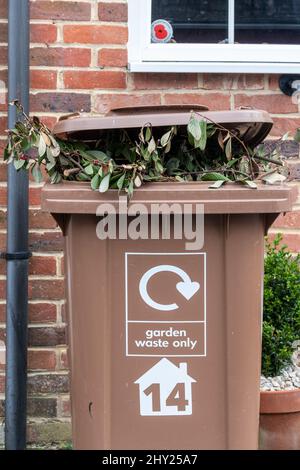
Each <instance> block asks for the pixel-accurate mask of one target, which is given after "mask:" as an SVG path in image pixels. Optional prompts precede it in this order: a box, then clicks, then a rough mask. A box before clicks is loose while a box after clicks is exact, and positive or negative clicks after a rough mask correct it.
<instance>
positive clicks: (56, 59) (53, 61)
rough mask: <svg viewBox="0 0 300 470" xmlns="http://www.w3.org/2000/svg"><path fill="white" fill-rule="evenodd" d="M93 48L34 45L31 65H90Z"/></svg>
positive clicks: (31, 51) (31, 53)
mask: <svg viewBox="0 0 300 470" xmlns="http://www.w3.org/2000/svg"><path fill="white" fill-rule="evenodd" d="M90 63H91V50H90V49H83V48H76V47H33V48H32V49H30V65H31V66H39V67H40V66H42V65H45V66H47V67H89V65H90Z"/></svg>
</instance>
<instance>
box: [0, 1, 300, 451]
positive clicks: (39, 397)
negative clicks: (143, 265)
mask: <svg viewBox="0 0 300 470" xmlns="http://www.w3.org/2000/svg"><path fill="white" fill-rule="evenodd" d="M7 3H8V1H7V0H0V18H1V19H0V149H1V151H2V149H3V147H4V145H5V129H6V126H7V124H6V109H7V102H6V84H7V56H6V48H7V20H6V18H7ZM30 3H31V51H30V56H31V111H32V112H33V113H35V114H36V115H38V116H40V117H41V118H42V119H43V120H44V122H45V123H46V124H47V125H49V126H50V127H51V126H52V125H53V124H54V123H55V121H56V120H57V118H58V117H59V116H60V115H61V114H63V113H70V112H73V111H78V110H80V111H86V112H89V111H91V112H97V113H105V112H106V111H108V110H109V109H110V108H112V107H118V106H122V105H137V104H148V105H149V104H153V105H156V104H160V103H162V104H173V103H199V104H205V105H207V106H209V108H210V109H233V108H235V107H237V106H241V105H243V106H254V107H258V108H263V109H266V110H267V111H269V112H270V113H271V114H272V116H273V118H274V121H275V127H274V129H273V131H272V136H273V137H278V136H280V135H282V134H283V133H285V132H287V131H288V130H290V131H294V130H295V128H296V127H300V115H299V109H298V107H297V106H296V105H295V104H292V102H291V99H290V98H288V97H286V96H284V95H283V94H282V93H281V92H280V90H279V88H278V77H277V76H274V75H270V76H268V75H209V74H144V73H142V74H137V73H136V74H129V73H128V72H127V69H126V64H127V53H126V42H127V24H126V21H127V5H126V3H127V2H126V1H125V0H118V1H107V0H106V1H103V0H102V1H97V0H84V1H72V0H65V1H46V0H36V1H31V2H30ZM290 161H291V163H290V165H291V167H292V171H293V173H294V174H295V175H296V174H297V173H298V174H299V169H300V167H299V162H300V160H299V155H297V153H295V151H292V154H291V159H290ZM5 181H6V167H5V165H4V164H3V163H2V164H1V165H0V211H1V213H0V248H1V250H2V249H4V247H5V216H6V182H5ZM30 186H31V187H30V249H31V250H32V252H33V257H32V259H31V260H30V281H29V296H30V307H29V310H30V317H29V319H30V327H29V354H28V356H29V357H28V359H29V410H28V411H29V441H30V442H37V441H47V442H52V441H57V440H67V439H68V438H69V436H70V427H69V419H70V418H69V416H70V409H69V398H68V377H67V359H66V338H65V316H64V309H63V304H64V301H63V299H64V292H63V267H62V263H63V254H62V251H61V250H62V236H61V233H60V231H59V229H58V228H57V225H56V223H55V221H54V220H53V219H52V218H51V216H49V215H47V214H43V213H41V211H40V190H41V185H37V184H34V183H31V185H30ZM298 209H299V211H300V201H299V205H298ZM276 227H277V228H280V231H281V232H283V233H284V236H285V239H286V241H287V242H288V243H289V245H290V247H291V248H292V249H293V250H294V251H300V212H294V213H292V214H289V215H287V216H286V217H280V219H279V220H278V222H277V224H276ZM277 228H274V229H273V230H272V231H273V232H275V231H276V230H277ZM0 299H2V300H0V340H1V339H3V338H4V337H5V323H4V322H5V263H4V262H3V261H0ZM3 399H4V372H3V367H2V369H1V366H0V416H1V415H3ZM0 420H1V418H0ZM0 439H1V429H0Z"/></svg>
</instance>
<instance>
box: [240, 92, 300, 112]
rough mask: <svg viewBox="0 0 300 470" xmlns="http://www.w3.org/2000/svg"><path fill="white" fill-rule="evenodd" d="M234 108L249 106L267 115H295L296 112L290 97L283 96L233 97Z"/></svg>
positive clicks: (295, 106)
mask: <svg viewBox="0 0 300 470" xmlns="http://www.w3.org/2000/svg"><path fill="white" fill-rule="evenodd" d="M234 104H235V107H236V108H238V107H239V106H250V107H252V108H255V109H263V110H265V111H268V112H269V113H275V114H276V113H280V114H288V113H296V112H298V106H297V105H295V104H293V103H292V100H291V98H290V96H286V95H283V94H278V95H277V94H273V95H259V94H257V95H251V96H250V95H246V94H245V95H242V94H240V95H235V96H234Z"/></svg>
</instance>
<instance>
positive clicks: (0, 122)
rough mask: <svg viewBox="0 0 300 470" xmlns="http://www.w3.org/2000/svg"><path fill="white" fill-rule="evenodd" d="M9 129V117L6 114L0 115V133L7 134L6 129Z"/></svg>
mask: <svg viewBox="0 0 300 470" xmlns="http://www.w3.org/2000/svg"><path fill="white" fill-rule="evenodd" d="M6 129H7V117H6V116H0V134H2V135H3V134H5V131H6Z"/></svg>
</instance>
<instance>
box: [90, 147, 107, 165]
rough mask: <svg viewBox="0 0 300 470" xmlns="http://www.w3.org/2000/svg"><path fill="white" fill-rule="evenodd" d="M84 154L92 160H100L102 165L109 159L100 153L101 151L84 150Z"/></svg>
mask: <svg viewBox="0 0 300 470" xmlns="http://www.w3.org/2000/svg"><path fill="white" fill-rule="evenodd" d="M85 153H87V154H88V155H89V156H90V157H93V158H94V160H100V161H101V162H104V163H106V162H107V161H108V160H109V157H108V156H107V155H106V153H104V152H102V151H101V150H86V151H85Z"/></svg>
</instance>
